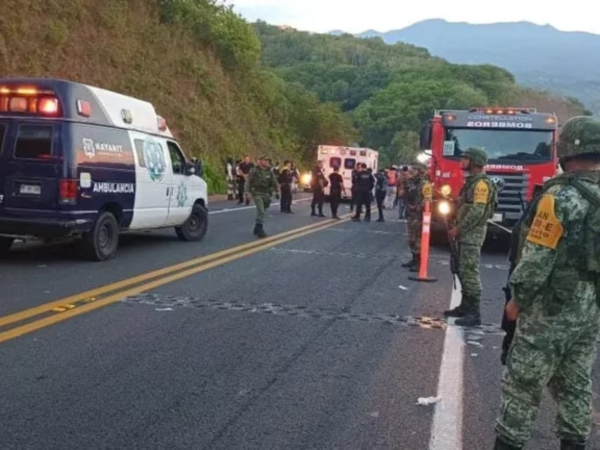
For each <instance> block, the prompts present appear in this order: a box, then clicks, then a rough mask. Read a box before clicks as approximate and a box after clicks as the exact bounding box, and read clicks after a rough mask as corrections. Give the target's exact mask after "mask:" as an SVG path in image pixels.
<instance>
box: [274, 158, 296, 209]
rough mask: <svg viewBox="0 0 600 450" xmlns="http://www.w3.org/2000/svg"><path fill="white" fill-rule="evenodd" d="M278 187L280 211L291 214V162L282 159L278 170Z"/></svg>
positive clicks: (292, 176)
mask: <svg viewBox="0 0 600 450" xmlns="http://www.w3.org/2000/svg"><path fill="white" fill-rule="evenodd" d="M277 181H278V182H279V189H280V191H281V204H280V210H281V212H282V213H286V214H293V212H292V183H293V181H294V175H293V174H292V162H291V161H284V162H283V169H282V170H281V171H280V172H279V179H278V180H277Z"/></svg>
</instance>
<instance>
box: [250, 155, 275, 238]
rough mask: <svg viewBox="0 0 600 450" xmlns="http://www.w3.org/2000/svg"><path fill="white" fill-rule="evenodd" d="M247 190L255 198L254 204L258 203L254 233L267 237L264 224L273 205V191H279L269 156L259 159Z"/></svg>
mask: <svg viewBox="0 0 600 450" xmlns="http://www.w3.org/2000/svg"><path fill="white" fill-rule="evenodd" d="M246 192H248V193H249V194H250V196H251V198H252V199H254V204H255V205H256V224H255V225H254V235H255V236H258V237H259V238H266V237H267V234H266V233H265V230H264V228H263V224H264V222H265V217H266V215H267V210H268V209H269V206H270V205H271V196H272V195H273V192H277V180H276V179H275V175H274V174H273V171H272V170H271V167H270V165H269V161H268V158H267V157H265V156H261V157H260V159H259V160H258V166H256V167H254V168H253V169H252V170H251V171H250V174H249V175H248V181H247V185H246Z"/></svg>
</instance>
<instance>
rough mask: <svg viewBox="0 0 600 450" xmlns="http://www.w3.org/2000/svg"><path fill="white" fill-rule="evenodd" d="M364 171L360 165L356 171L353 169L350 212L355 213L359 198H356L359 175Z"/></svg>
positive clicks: (356, 167) (355, 168)
mask: <svg viewBox="0 0 600 450" xmlns="http://www.w3.org/2000/svg"><path fill="white" fill-rule="evenodd" d="M361 170H362V165H361V164H360V163H358V164H357V165H356V166H355V167H354V169H352V173H351V175H350V176H351V183H352V184H351V188H350V212H353V211H354V207H355V206H356V203H357V201H358V197H357V196H356V186H358V175H359V174H360V172H361Z"/></svg>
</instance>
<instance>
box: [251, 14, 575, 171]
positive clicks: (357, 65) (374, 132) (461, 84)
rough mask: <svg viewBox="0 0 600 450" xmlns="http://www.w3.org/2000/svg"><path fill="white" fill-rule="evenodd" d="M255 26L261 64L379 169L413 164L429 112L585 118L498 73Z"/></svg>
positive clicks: (405, 48) (413, 52)
mask: <svg viewBox="0 0 600 450" xmlns="http://www.w3.org/2000/svg"><path fill="white" fill-rule="evenodd" d="M254 27H255V30H256V31H257V34H258V36H259V37H260V40H261V42H262V45H263V49H262V62H263V64H264V65H265V66H267V67H269V68H272V69H274V70H276V71H277V73H279V74H280V75H281V76H282V77H283V78H284V79H285V80H286V81H288V82H297V83H300V84H301V85H303V86H304V87H306V88H307V89H310V90H312V91H314V92H315V93H317V95H318V96H319V98H320V99H321V100H322V101H326V102H333V103H335V104H338V105H339V106H340V107H341V108H342V109H343V110H344V111H345V112H346V113H348V114H349V115H350V117H351V118H352V120H353V123H354V125H355V127H356V128H357V129H358V130H359V131H360V133H361V136H362V137H361V141H360V143H361V144H362V145H364V146H367V147H371V148H375V149H379V150H380V152H381V156H382V157H383V158H382V159H383V162H384V163H389V162H399V161H409V160H411V159H412V157H413V156H414V153H415V152H416V151H417V150H418V137H419V130H420V127H421V125H422V123H423V122H424V121H425V120H427V118H429V117H430V116H431V115H432V113H433V111H434V110H435V109H443V108H457V109H461V108H469V107H473V106H495V107H498V106H530V107H538V108H539V109H540V110H544V111H553V112H557V113H558V114H559V115H561V116H562V118H563V119H564V118H567V117H571V116H573V115H577V114H583V113H585V109H584V107H583V105H582V104H581V103H580V102H578V101H576V100H573V99H562V98H558V97H554V96H553V95H551V94H549V93H545V92H539V91H534V90H530V89H523V88H521V87H520V86H518V85H517V84H516V83H515V79H514V77H513V75H512V74H510V73H509V72H508V71H506V70H504V69H501V68H499V67H495V66H491V65H457V64H450V63H448V62H447V61H445V60H443V59H440V58H434V57H432V56H431V55H430V54H429V52H428V51H427V50H426V49H424V48H420V47H415V46H413V45H409V44H403V43H397V44H394V45H387V44H385V43H384V42H383V40H381V39H380V38H364V39H359V38H356V37H353V36H351V35H348V34H343V35H340V36H334V35H324V34H311V33H306V32H300V31H296V30H291V29H280V28H278V27H274V26H271V25H268V24H266V23H264V22H257V23H256V24H254Z"/></svg>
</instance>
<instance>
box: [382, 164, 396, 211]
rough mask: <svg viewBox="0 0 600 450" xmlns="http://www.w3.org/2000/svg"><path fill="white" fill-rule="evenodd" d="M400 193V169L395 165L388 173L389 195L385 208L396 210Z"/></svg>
mask: <svg viewBox="0 0 600 450" xmlns="http://www.w3.org/2000/svg"><path fill="white" fill-rule="evenodd" d="M397 192H398V168H397V167H396V166H395V165H392V167H390V168H389V170H388V172H387V193H386V198H385V207H386V208H389V209H394V205H395V204H396V194H397Z"/></svg>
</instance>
